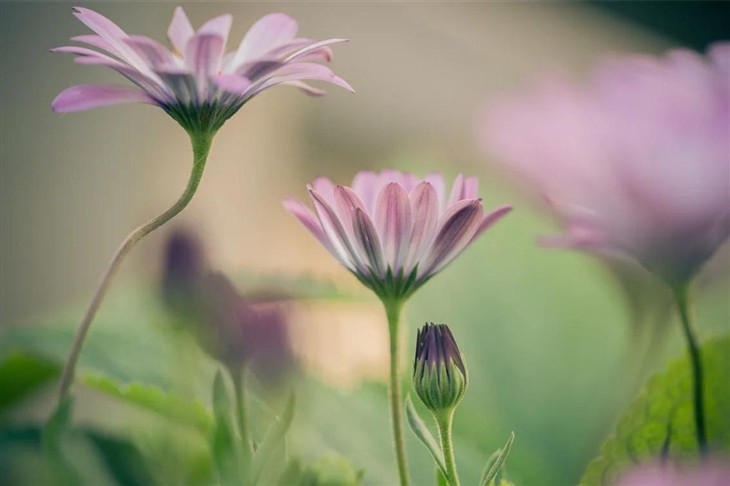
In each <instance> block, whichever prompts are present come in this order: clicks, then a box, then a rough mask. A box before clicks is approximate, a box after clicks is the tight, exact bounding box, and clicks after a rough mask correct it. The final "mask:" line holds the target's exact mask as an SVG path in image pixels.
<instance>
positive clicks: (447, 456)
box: [434, 408, 461, 486]
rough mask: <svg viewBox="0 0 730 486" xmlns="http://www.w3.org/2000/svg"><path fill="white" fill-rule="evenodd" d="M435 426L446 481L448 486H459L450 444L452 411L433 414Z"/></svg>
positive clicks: (452, 447) (451, 443) (452, 446)
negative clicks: (442, 456)
mask: <svg viewBox="0 0 730 486" xmlns="http://www.w3.org/2000/svg"><path fill="white" fill-rule="evenodd" d="M434 418H435V419H436V425H437V426H438V429H439V438H440V439H441V452H443V454H444V462H445V464H446V474H447V475H448V477H447V478H446V480H447V481H448V482H449V486H461V485H460V483H459V474H458V473H457V472H456V459H455V457H454V445H453V442H452V438H451V436H452V434H451V424H452V423H453V421H454V409H453V408H452V409H450V410H445V411H443V412H441V413H438V414H434Z"/></svg>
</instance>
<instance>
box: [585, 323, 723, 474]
mask: <svg viewBox="0 0 730 486" xmlns="http://www.w3.org/2000/svg"><path fill="white" fill-rule="evenodd" d="M701 356H702V365H703V371H704V377H705V387H704V394H705V395H704V396H705V419H706V422H707V432H708V441H709V443H710V448H711V449H715V450H718V451H720V450H722V451H724V452H726V453H727V452H728V451H730V380H728V370H730V336H724V337H719V338H714V339H712V340H709V341H707V342H706V343H705V344H704V345H703V346H702V348H701ZM691 387H692V376H691V369H690V363H689V360H688V358H687V357H686V356H685V357H683V358H681V359H679V360H677V361H675V362H674V363H672V364H671V365H670V366H669V367H668V369H667V370H666V371H664V372H663V373H660V374H658V375H655V376H654V377H653V378H651V379H650V380H649V381H648V382H647V383H646V385H645V386H644V389H643V390H642V392H641V393H640V395H639V396H638V398H636V399H635V400H634V402H633V403H632V404H631V405H630V406H629V408H628V409H627V410H626V411H625V412H624V413H623V415H622V416H621V418H620V419H619V420H618V425H617V426H616V428H615V431H614V432H613V434H612V435H611V436H610V437H609V438H608V440H606V442H605V443H604V444H603V447H602V448H601V455H600V456H599V457H598V458H596V459H594V460H593V462H591V463H590V465H589V466H588V469H587V470H586V472H585V474H584V476H583V478H582V480H581V485H582V486H598V485H603V484H612V482H613V480H614V479H615V477H616V476H617V475H618V474H619V473H621V472H622V471H623V470H625V469H627V468H630V467H631V466H633V465H634V464H636V463H638V462H640V461H644V460H647V459H650V458H658V457H663V456H669V457H672V458H690V459H691V458H696V457H697V456H698V447H697V440H696V437H695V426H694V412H693V411H694V405H693V401H692V389H691Z"/></svg>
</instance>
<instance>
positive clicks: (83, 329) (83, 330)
mask: <svg viewBox="0 0 730 486" xmlns="http://www.w3.org/2000/svg"><path fill="white" fill-rule="evenodd" d="M214 135H215V132H204V133H190V140H191V142H192V146H193V168H192V171H191V173H190V179H189V180H188V185H187V187H185V191H184V192H183V194H182V196H180V198H179V199H178V200H177V201H176V202H175V204H173V205H172V206H171V207H170V208H169V209H168V210H167V211H165V212H164V213H162V214H161V215H159V216H157V217H156V218H154V219H153V220H151V221H149V222H148V223H146V224H144V225H142V226H139V227H138V228H136V229H135V230H134V231H132V232H131V233H129V235H127V237H126V238H125V239H124V241H123V242H122V244H121V245H120V246H119V248H118V249H117V251H116V253H115V254H114V256H113V257H112V259H111V262H110V263H109V266H108V267H107V269H106V271H105V272H104V274H103V275H102V277H101V280H100V282H99V284H98V286H97V288H96V292H95V293H94V297H93V298H92V299H91V304H89V308H88V309H87V311H86V314H85V315H84V318H83V320H82V321H81V324H80V325H79V328H78V330H77V331H76V336H75V337H74V341H73V345H72V347H71V352H70V353H69V356H68V358H67V360H66V364H65V365H64V368H63V373H62V374H61V385H60V387H59V390H58V402H59V403H61V401H62V400H63V398H64V397H65V396H66V394H67V393H68V390H69V388H70V387H71V384H72V383H73V379H74V372H75V369H76V362H77V361H78V358H79V353H80V352H81V346H82V345H83V343H84V339H85V338H86V334H87V333H88V331H89V328H90V327H91V322H92V321H93V320H94V316H95V315H96V311H97V310H98V309H99V306H100V305H101V303H102V301H103V300H104V296H105V294H106V291H107V290H108V288H109V284H111V282H112V279H113V278H114V275H115V274H116V273H117V270H119V267H120V266H121V264H122V262H123V261H124V258H125V257H126V256H127V254H128V253H129V252H130V250H131V249H132V248H134V246H135V245H136V244H137V243H138V242H139V241H140V240H141V239H142V238H144V237H145V236H146V235H148V234H150V233H151V232H152V231H154V230H156V229H157V228H159V227H160V226H162V225H163V224H165V223H167V222H168V221H170V220H171V219H172V218H174V217H175V216H176V215H177V214H178V213H179V212H180V211H182V210H183V209H184V208H185V206H187V205H188V203H189V202H190V200H191V199H192V198H193V195H195V191H196V190H197V189H198V185H199V184H200V179H201V177H202V176H203V170H204V169H205V162H206V161H207V159H208V153H209V152H210V147H211V144H212V142H213V136H214Z"/></svg>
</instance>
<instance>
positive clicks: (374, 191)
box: [352, 170, 379, 214]
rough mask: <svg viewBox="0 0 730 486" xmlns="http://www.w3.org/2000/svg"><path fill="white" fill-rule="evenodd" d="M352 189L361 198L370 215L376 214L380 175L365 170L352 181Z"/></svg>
mask: <svg viewBox="0 0 730 486" xmlns="http://www.w3.org/2000/svg"><path fill="white" fill-rule="evenodd" d="M352 189H353V190H354V191H355V192H356V193H357V194H358V195H359V196H360V199H361V200H362V202H363V204H364V205H365V209H367V212H368V214H375V200H376V199H377V197H378V192H379V186H378V175H377V174H376V173H375V172H372V171H369V170H364V171H361V172H358V173H357V174H356V175H355V178H354V179H353V180H352Z"/></svg>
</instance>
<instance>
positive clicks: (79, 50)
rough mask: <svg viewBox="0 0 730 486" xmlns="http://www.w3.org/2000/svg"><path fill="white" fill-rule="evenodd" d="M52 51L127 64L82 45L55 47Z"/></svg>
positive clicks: (120, 64) (111, 62)
mask: <svg viewBox="0 0 730 486" xmlns="http://www.w3.org/2000/svg"><path fill="white" fill-rule="evenodd" d="M51 52H59V53H61V54H75V55H77V56H82V57H90V58H94V59H103V60H104V61H107V62H108V63H109V65H119V66H124V65H125V64H123V63H122V62H121V61H118V60H117V59H114V58H113V57H110V56H107V55H106V54H103V53H101V52H99V51H95V50H93V49H89V48H88V47H81V46H62V47H54V48H53V49H51Z"/></svg>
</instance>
